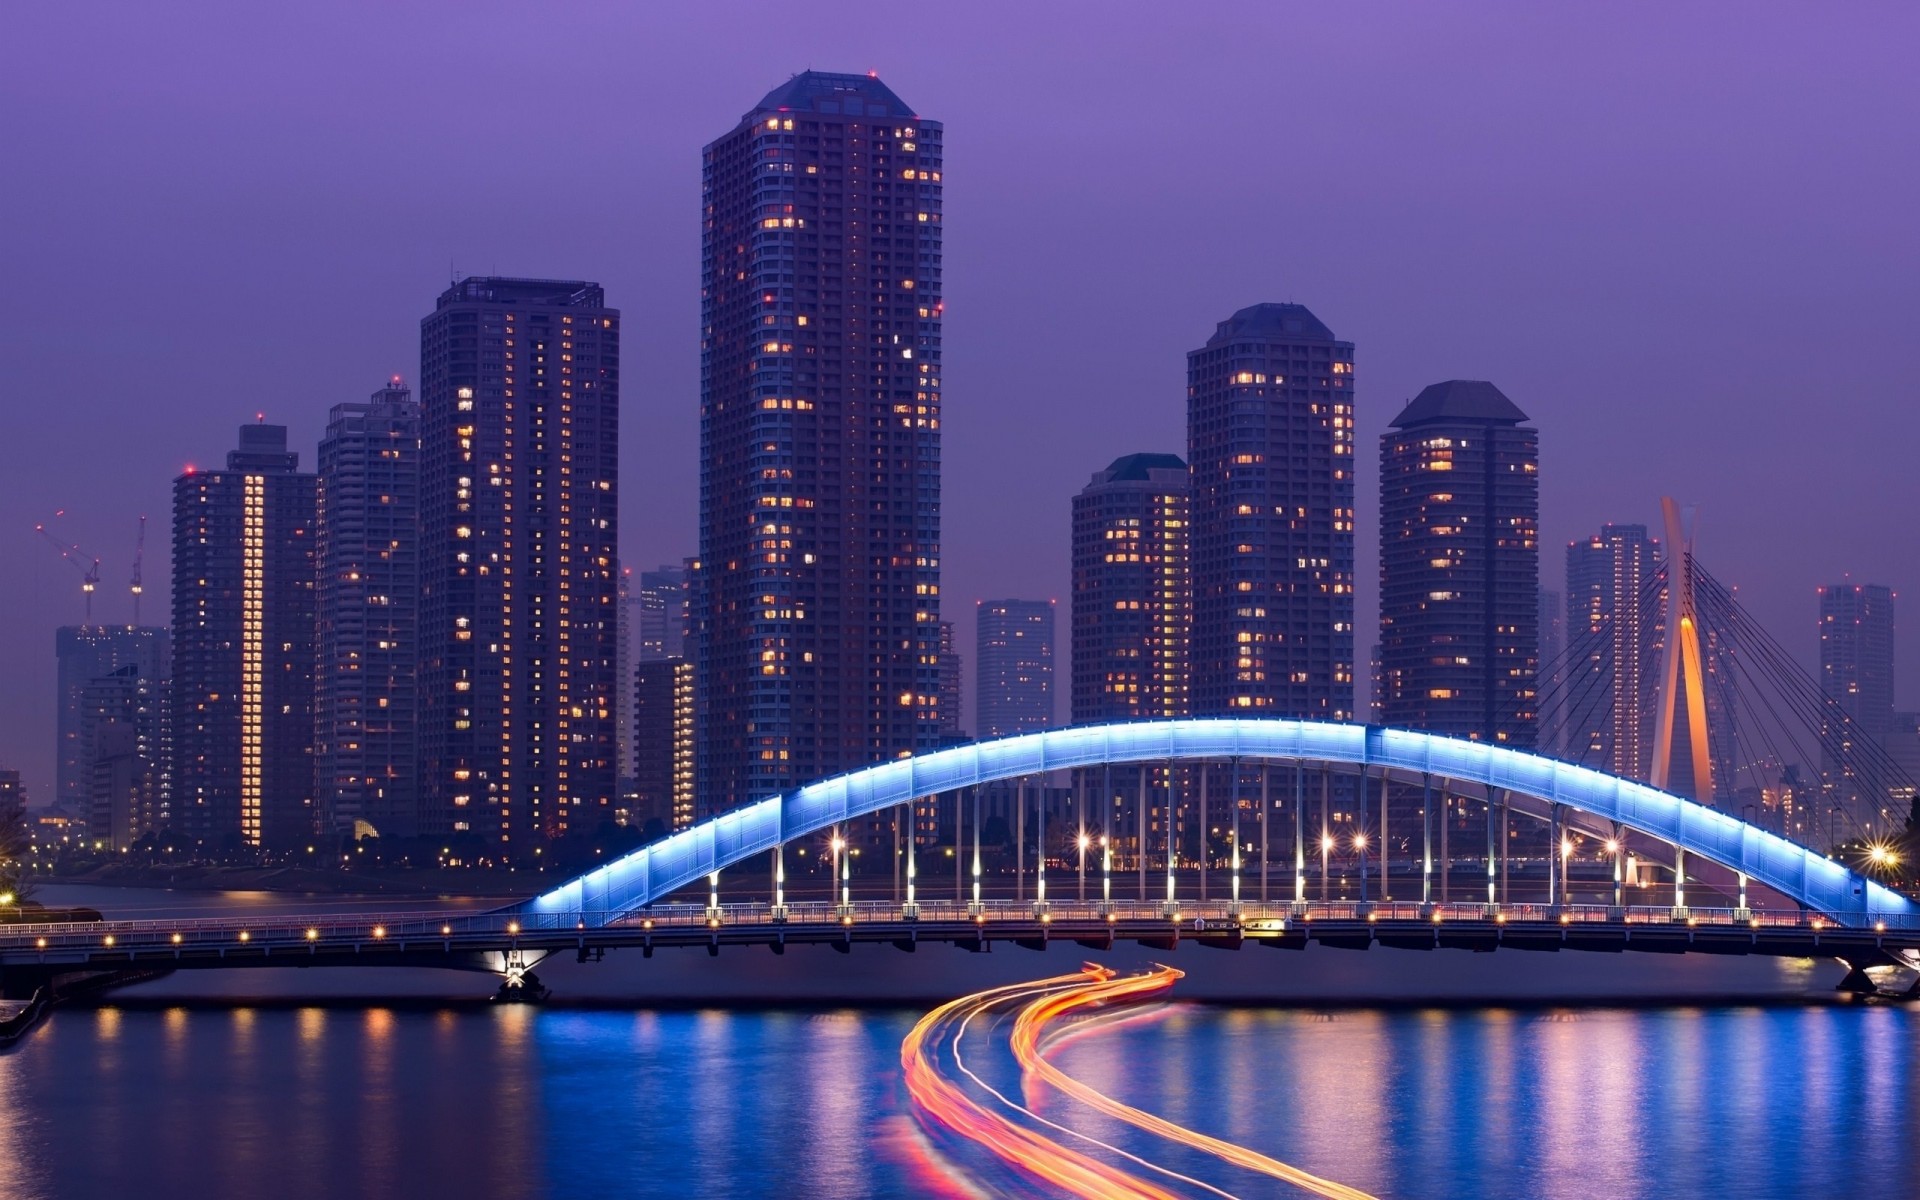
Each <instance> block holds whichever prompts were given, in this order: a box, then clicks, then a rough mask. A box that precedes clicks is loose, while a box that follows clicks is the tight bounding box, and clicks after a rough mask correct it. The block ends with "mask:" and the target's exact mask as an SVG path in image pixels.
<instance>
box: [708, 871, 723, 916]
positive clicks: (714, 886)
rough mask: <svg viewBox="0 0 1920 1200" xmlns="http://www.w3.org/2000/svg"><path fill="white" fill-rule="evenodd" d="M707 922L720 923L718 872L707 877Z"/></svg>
mask: <svg viewBox="0 0 1920 1200" xmlns="http://www.w3.org/2000/svg"><path fill="white" fill-rule="evenodd" d="M707 922H708V924H711V925H718V924H719V923H720V872H718V871H715V872H714V873H713V874H711V875H709V876H707Z"/></svg>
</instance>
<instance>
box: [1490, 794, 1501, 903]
mask: <svg viewBox="0 0 1920 1200" xmlns="http://www.w3.org/2000/svg"><path fill="white" fill-rule="evenodd" d="M1497 832H1498V826H1497V824H1496V823H1495V821H1494V814H1493V789H1492V788H1491V787H1489V788H1488V789H1487V915H1488V916H1489V917H1493V916H1498V915H1499V913H1500V893H1499V891H1498V890H1497V889H1498V887H1499V879H1500V875H1499V870H1500V868H1499V866H1498V863H1499V860H1500V852H1499V847H1498V845H1497V844H1496V842H1495V838H1496V836H1497Z"/></svg>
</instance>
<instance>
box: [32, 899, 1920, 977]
mask: <svg viewBox="0 0 1920 1200" xmlns="http://www.w3.org/2000/svg"><path fill="white" fill-rule="evenodd" d="M922 942H930V943H948V944H952V945H957V946H960V947H962V948H964V949H969V950H984V949H987V948H989V947H990V946H991V945H992V944H993V943H996V942H1004V943H1012V944H1014V945H1016V946H1025V947H1030V948H1034V949H1039V948H1043V947H1044V946H1045V945H1047V944H1048V943H1050V942H1072V943H1077V944H1079V945H1081V946H1085V947H1088V948H1092V949H1101V948H1105V947H1109V946H1112V945H1113V944H1114V943H1116V942H1137V943H1140V944H1142V945H1146V946H1149V947H1153V948H1158V949H1167V950H1172V949H1175V948H1177V947H1178V946H1180V945H1181V944H1183V943H1191V944H1197V945H1201V946H1210V947H1220V948H1238V947H1240V946H1243V945H1248V944H1252V945H1267V946H1272V947H1276V948H1287V949H1301V948H1304V947H1306V946H1307V945H1308V944H1309V943H1315V942H1317V943H1319V944H1320V945H1323V946H1329V947H1338V948H1344V949H1355V950H1359V949H1368V948H1370V947H1372V946H1375V945H1378V946H1382V947H1389V948H1395V949H1418V950H1433V949H1459V950H1472V951H1491V950H1496V949H1503V948H1505V949H1518V950H1563V949H1564V950H1588V951H1601V952H1620V951H1650V952H1655V953H1669V954H1671V953H1687V952H1699V953H1718V954H1764V955H1775V956H1786V957H1815V958H1841V959H1846V960H1847V961H1849V962H1853V963H1854V964H1855V965H1861V962H1862V961H1865V962H1868V963H1874V962H1880V963H1891V962H1895V961H1899V960H1898V959H1896V958H1895V956H1896V955H1899V954H1900V953H1901V952H1903V951H1906V952H1912V951H1920V931H1916V930H1906V929H1894V930H1889V929H1884V928H1865V929H1861V928H1846V927H1842V926H1839V925H1836V924H1834V923H1832V922H1831V921H1828V920H1825V919H1822V918H1819V917H1812V918H1809V917H1807V916H1806V915H1804V914H1801V913H1799V912H1797V911H1795V912H1757V911H1756V912H1750V913H1749V912H1744V911H1741V910H1734V909H1724V908H1720V909H1692V910H1689V911H1688V912H1686V913H1684V914H1677V913H1675V912H1674V911H1673V910H1670V909H1664V908H1639V907H1635V908H1624V909H1622V908H1608V907H1602V906H1596V905H1567V906H1561V907H1552V906H1546V905H1509V906H1503V907H1500V908H1497V909H1496V908H1490V907H1488V906H1485V905H1480V904H1450V905H1420V904H1412V903H1404V902H1401V903H1387V902H1381V903H1375V904H1372V905H1362V904H1357V903H1352V902H1338V903H1312V904H1308V905H1304V906H1301V907H1299V908H1297V909H1296V907H1295V906H1292V905H1287V904H1264V905H1263V904H1256V903H1244V904H1241V905H1239V906H1238V909H1237V911H1235V907H1234V906H1232V905H1230V904H1228V903H1226V902H1212V903H1207V904H1199V903H1194V902H1191V901H1182V902H1180V903H1179V904H1178V905H1177V906H1167V905H1164V904H1160V903H1140V902H1137V901H1115V902H1113V903H1111V904H1105V905H1102V904H1099V903H1096V902H1088V903H1084V904H1083V903H1079V902H1077V901H1067V902H1061V901H1053V902H1051V903H1050V904H1049V905H1048V906H1046V907H1045V908H1044V909H1038V908H1037V907H1036V906H1035V905H1033V904H1030V903H1025V904H1023V903H1019V902H1016V901H988V902H985V903H984V904H982V905H980V906H978V907H977V908H976V907H973V906H969V905H966V904H957V903H955V902H953V901H951V900H946V901H939V902H922V903H921V904H919V905H918V906H917V912H916V913H914V914H912V915H909V914H907V913H905V912H903V910H902V906H900V905H896V904H890V903H882V902H859V903H854V904H849V905H845V906H841V905H835V904H831V903H827V902H819V901H816V902H809V903H797V904H789V905H788V906H787V907H786V910H785V912H784V913H778V912H776V911H774V910H773V909H772V908H770V907H769V906H767V905H765V904H729V905H723V906H721V907H719V908H718V909H709V908H706V907H704V906H701V905H692V904H674V905H665V904H663V905H656V906H654V907H653V908H652V909H650V910H646V911H644V912H641V913H636V914H633V915H631V916H628V917H624V918H621V919H619V920H617V921H615V922H613V923H610V924H596V923H595V922H593V921H592V920H590V919H586V920H582V921H579V922H576V923H575V924H574V925H571V926H564V927H562V926H558V925H553V924H549V925H544V926H536V925H535V924H533V923H531V922H526V921H523V920H522V919H519V918H516V917H514V916H512V915H510V914H504V913H498V912H495V913H473V912H470V911H469V912H458V913H430V912H396V913H390V914H385V915H374V916H370V915H364V914H354V915H351V916H337V915H336V916H328V917H324V918H312V919H309V920H301V919H297V918H286V917H278V918H264V919H259V920H248V919H246V918H237V917H225V918H220V919H217V920H200V921H101V922H90V923H82V924H61V925H36V926H9V927H0V969H4V968H41V969H44V968H48V967H59V968H62V969H66V970H81V971H84V970H114V969H124V968H127V967H130V966H132V967H155V968H162V969H179V968H231V967H265V966H276V967H308V966H349V965H350V966H375V965H395V966H403V965H404V966H439V967H449V968H456V969H465V970H482V971H485V970H498V969H499V963H498V961H496V959H495V958H494V957H493V956H498V955H501V954H505V953H511V952H515V951H518V952H520V953H521V954H523V955H529V956H531V957H539V956H542V955H545V954H550V953H556V952H565V951H568V950H572V951H576V952H578V953H582V954H591V953H594V952H597V951H602V950H606V949H614V948H634V947H637V948H639V949H641V950H642V951H643V952H644V953H646V954H649V955H650V954H651V953H652V952H653V951H654V950H655V949H659V948H670V947H692V946H700V947H705V948H706V949H707V950H708V952H709V953H713V954H718V953H719V952H720V950H721V949H722V948H746V947H755V946H766V947H770V948H771V949H772V950H774V951H775V952H776V953H777V952H782V951H784V949H785V948H786V947H787V946H789V945H807V944H815V945H820V944H825V945H832V946H835V947H838V948H841V949H847V948H851V947H852V946H853V945H855V944H860V943H887V944H891V945H894V946H897V947H899V948H900V949H903V950H912V949H914V948H916V947H917V946H918V945H919V944H920V943H922Z"/></svg>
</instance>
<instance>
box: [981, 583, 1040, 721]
mask: <svg viewBox="0 0 1920 1200" xmlns="http://www.w3.org/2000/svg"><path fill="white" fill-rule="evenodd" d="M973 619H974V656H973V664H974V666H973V671H974V674H973V712H974V722H975V724H976V726H977V729H976V730H975V732H977V733H978V734H979V735H980V736H981V737H983V738H992V737H1005V736H1007V735H1008V734H1013V733H1031V732H1033V731H1034V730H1036V729H1045V728H1047V726H1049V725H1051V724H1053V601H1051V600H982V601H979V602H978V603H977V604H976V605H975V606H974V618H973Z"/></svg>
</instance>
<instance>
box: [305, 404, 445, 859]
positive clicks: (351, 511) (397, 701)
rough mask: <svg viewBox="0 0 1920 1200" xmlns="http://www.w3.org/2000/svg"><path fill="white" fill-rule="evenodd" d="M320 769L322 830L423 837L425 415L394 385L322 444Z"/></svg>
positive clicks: (338, 423)
mask: <svg viewBox="0 0 1920 1200" xmlns="http://www.w3.org/2000/svg"><path fill="white" fill-rule="evenodd" d="M319 459H320V461H319V468H320V508H319V524H318V529H319V538H318V558H319V569H318V573H317V574H318V580H319V586H318V596H317V605H316V607H317V609H318V612H319V626H318V635H317V636H318V643H319V667H318V673H317V676H316V680H315V684H316V686H315V692H314V760H315V765H316V769H317V774H318V777H319V788H320V819H321V822H322V824H323V825H324V826H325V827H327V828H329V829H331V830H332V831H333V832H335V833H338V834H340V835H342V836H345V837H360V836H365V835H366V834H368V833H372V834H374V835H376V836H384V837H413V836H415V835H416V834H418V833H419V832H420V792H419V787H418V783H417V781H418V778H419V763H418V753H419V745H418V742H417V739H416V737H415V726H414V720H415V705H416V703H417V701H418V688H417V684H418V676H419V669H420V634H419V630H420V533H419V524H420V406H419V404H417V403H415V401H414V399H413V393H412V392H411V391H410V390H409V389H408V388H407V387H406V385H405V384H404V383H403V382H402V381H401V379H400V377H399V376H398V375H396V376H394V377H393V378H392V379H391V380H389V381H388V383H387V385H386V386H385V387H383V388H381V389H380V390H378V391H376V392H374V393H373V396H372V398H371V399H369V400H367V401H366V402H365V403H362V404H336V405H334V406H333V410H332V412H330V413H329V414H328V417H327V430H326V433H325V435H324V436H322V437H321V439H320V455H319Z"/></svg>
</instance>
